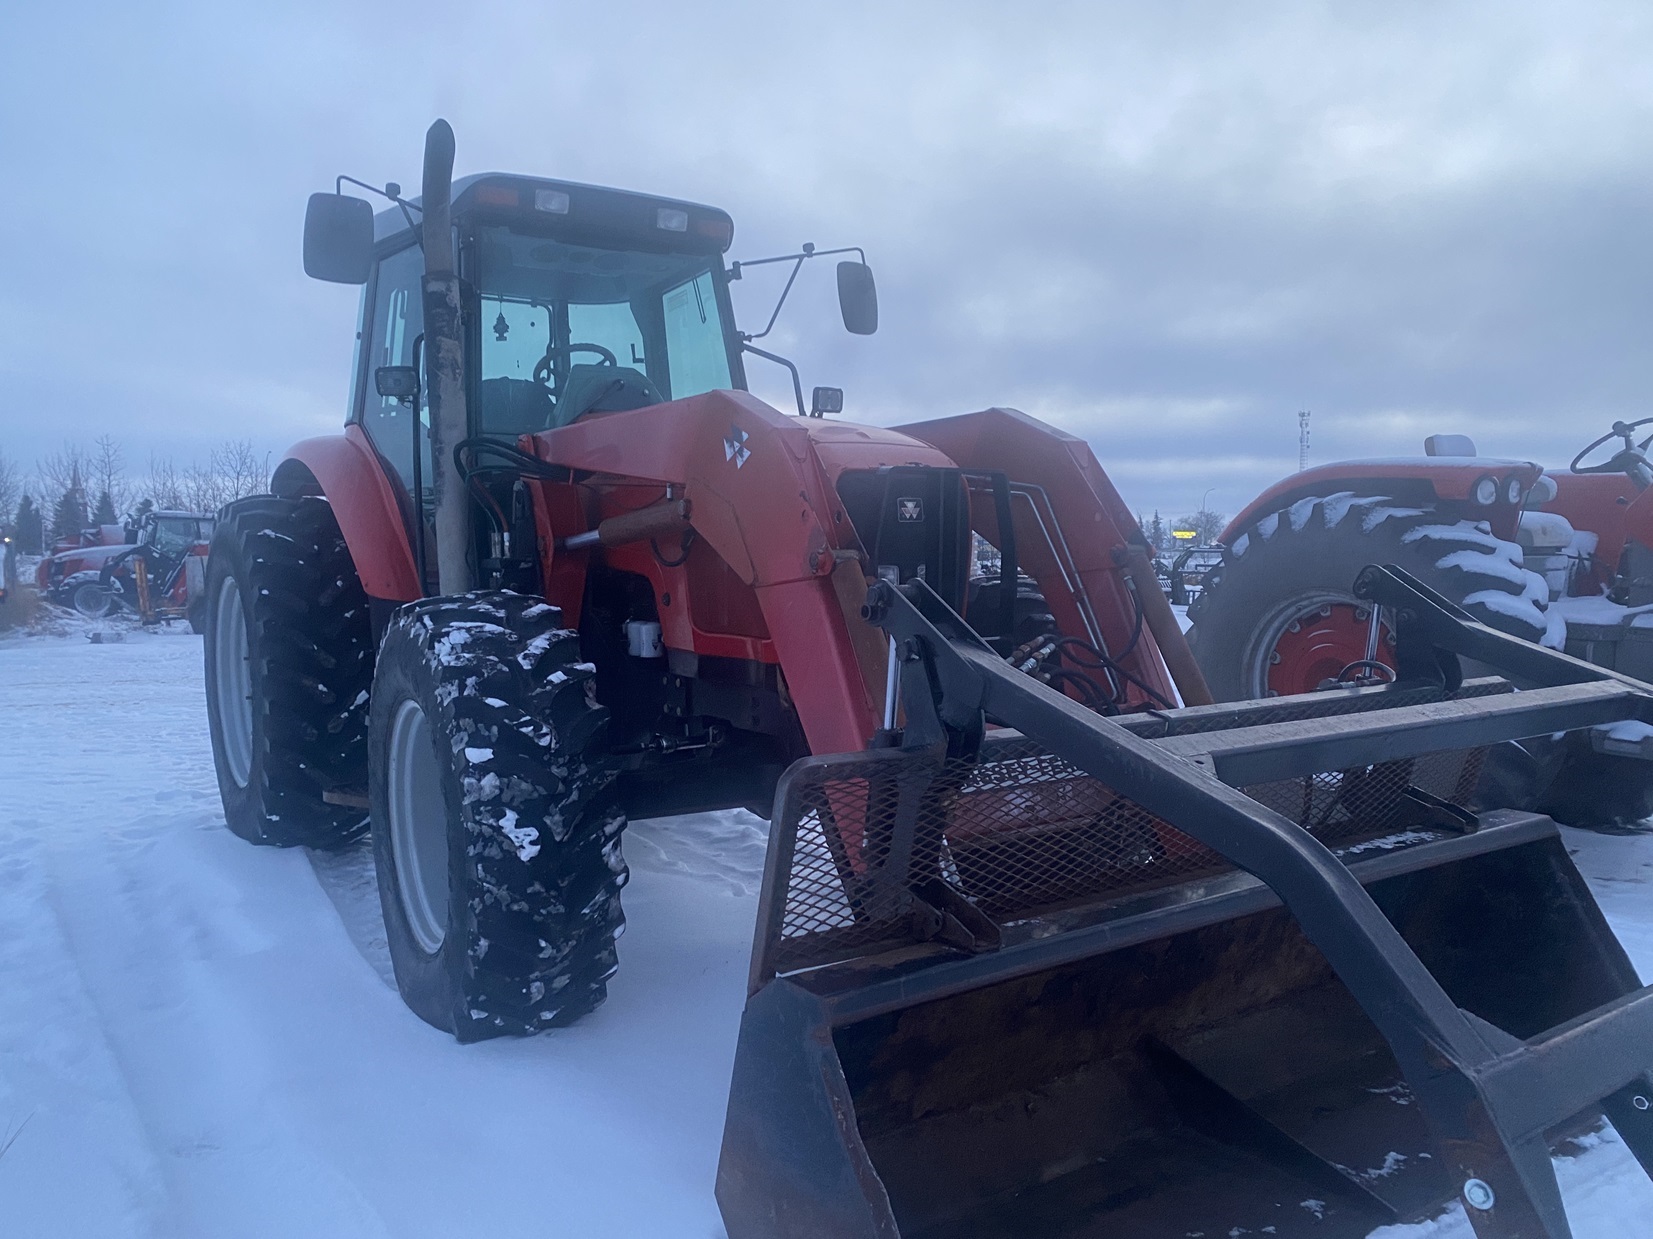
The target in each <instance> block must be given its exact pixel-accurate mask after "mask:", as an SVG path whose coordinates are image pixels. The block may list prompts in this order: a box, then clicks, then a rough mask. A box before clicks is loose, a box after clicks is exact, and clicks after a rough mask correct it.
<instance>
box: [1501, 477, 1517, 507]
mask: <svg viewBox="0 0 1653 1239" xmlns="http://www.w3.org/2000/svg"><path fill="white" fill-rule="evenodd" d="M1504 498H1505V499H1507V500H1509V502H1510V504H1511V505H1512V506H1515V507H1519V506H1520V504H1521V479H1520V478H1516V477H1512V478H1511V479H1510V480H1509V481H1507V482H1505V483H1504Z"/></svg>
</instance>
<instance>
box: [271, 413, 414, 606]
mask: <svg viewBox="0 0 1653 1239" xmlns="http://www.w3.org/2000/svg"><path fill="white" fill-rule="evenodd" d="M270 489H271V490H272V491H274V492H275V493H276V494H277V495H280V496H282V497H283V498H288V499H292V498H297V497H298V496H300V495H322V496H325V497H326V499H327V501H328V503H330V504H332V505H333V515H334V516H335V517H336V518H337V519H338V522H339V531H340V532H341V533H343V534H344V540H345V544H346V545H347V546H348V547H349V548H350V558H351V560H352V561H353V562H354V563H355V565H356V575H357V576H358V577H359V578H360V579H361V582H362V588H363V589H364V590H365V591H366V592H367V594H368V595H369V596H370V597H373V598H384V599H387V600H389V601H391V602H412V601H413V600H414V599H416V598H418V597H419V596H420V594H421V592H422V591H421V590H420V589H419V585H418V579H419V577H418V572H417V570H416V569H415V567H414V563H413V552H412V550H411V549H410V548H409V546H408V535H407V525H406V523H405V522H404V520H403V517H402V510H401V504H400V502H399V500H398V496H397V491H396V488H395V487H394V486H392V484H391V481H390V479H389V478H388V477H386V476H385V470H384V467H383V466H382V465H381V464H380V463H379V460H378V457H377V456H376V455H375V454H374V451H373V448H372V445H371V444H369V443H368V441H367V436H366V435H364V434H363V433H362V431H361V428H360V427H358V426H346V427H345V429H344V433H343V434H342V435H323V436H321V437H319V438H315V439H305V440H304V441H303V442H302V443H297V444H294V445H293V447H291V448H290V449H288V452H287V455H286V457H285V458H283V460H282V462H281V463H280V464H279V465H277V466H276V470H275V474H274V476H273V477H272V478H271V479H270Z"/></svg>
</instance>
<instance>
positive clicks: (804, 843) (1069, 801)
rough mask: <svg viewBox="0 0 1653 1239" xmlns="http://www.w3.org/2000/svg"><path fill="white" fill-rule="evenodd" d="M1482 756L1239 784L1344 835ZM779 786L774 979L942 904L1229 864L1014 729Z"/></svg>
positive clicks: (1454, 779) (1372, 823)
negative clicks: (964, 751)
mask: <svg viewBox="0 0 1653 1239" xmlns="http://www.w3.org/2000/svg"><path fill="white" fill-rule="evenodd" d="M1483 753H1484V750H1483V749H1468V750H1453V751H1445V752H1439V753H1432V754H1427V755H1425V756H1422V757H1418V758H1413V759H1408V760H1404V761H1395V762H1388V763H1383V764H1381V765H1375V766H1365V767H1360V768H1356V769H1350V770H1336V771H1328V772H1324V773H1320V774H1315V775H1312V776H1308V777H1303V778H1294V779H1287V780H1282V781H1279V782H1271V783H1264V784H1258V785H1255V786H1251V787H1246V788H1244V789H1242V790H1243V791H1244V792H1245V793H1246V794H1247V795H1249V796H1251V797H1252V798H1254V799H1255V800H1257V801H1258V802H1259V803H1261V804H1263V805H1265V806H1266V807H1268V808H1269V809H1272V810H1273V811H1275V812H1276V813H1279V814H1281V815H1282V816H1284V817H1287V818H1289V819H1291V820H1292V821H1294V822H1296V823H1297V824H1298V825H1299V826H1302V827H1303V828H1304V829H1306V830H1309V831H1310V832H1312V833H1313V834H1314V835H1315V836H1316V837H1318V838H1319V839H1320V840H1321V841H1322V842H1324V843H1326V844H1327V845H1328V846H1331V847H1345V846H1348V845H1351V844H1358V843H1360V842H1362V841H1367V840H1375V839H1379V838H1384V837H1386V836H1393V835H1396V834H1397V833H1399V832H1405V831H1407V830H1408V829H1411V828H1414V827H1418V826H1421V825H1424V824H1425V822H1426V820H1427V819H1426V818H1425V817H1424V816H1423V813H1422V811H1421V806H1420V803H1419V800H1418V798H1417V797H1416V795H1415V791H1414V789H1416V790H1417V791H1422V792H1424V793H1427V794H1428V796H1433V797H1435V798H1438V799H1439V800H1441V801H1446V802H1448V803H1450V804H1452V805H1456V806H1464V805H1466V804H1467V803H1468V801H1469V799H1470V796H1471V794H1472V793H1473V791H1474V788H1475V785H1476V782H1477V779H1478V777H1479V774H1480V768H1481V760H1482V756H1483ZM785 786H786V790H785V794H784V799H783V802H782V804H781V805H780V806H779V812H778V813H777V814H776V817H775V835H774V838H773V841H772V843H771V847H772V848H775V849H778V851H777V853H776V854H775V855H773V856H772V857H771V858H770V865H771V870H772V873H771V876H770V878H769V879H768V881H767V882H766V888H767V889H768V890H771V891H773V892H775V899H776V902H775V904H774V905H773V906H770V907H768V908H767V909H766V911H765V914H764V919H765V920H766V922H767V923H766V924H765V925H764V926H763V928H762V929H761V930H760V933H762V934H763V935H764V936H763V939H762V940H761V945H760V952H761V954H760V961H759V967H760V968H761V969H762V970H763V971H764V972H765V975H773V974H774V973H784V972H789V971H794V970H797V969H801V968H808V967H814V966H818V965H820V964H826V963H832V962H835V961H838V960H843V959H848V958H854V957H858V956H862V955H868V954H873V953H877V952H880V951H884V950H888V949H893V948H896V947H900V946H903V945H909V944H912V943H914V942H919V941H924V940H927V939H935V938H940V939H942V940H943V941H945V940H947V935H946V932H945V930H944V929H943V928H942V927H941V926H940V925H939V924H938V917H937V915H936V909H938V908H940V909H946V908H948V907H952V908H954V909H955V911H956V910H957V909H959V908H960V907H961V906H962V907H963V908H964V909H965V911H964V913H963V917H962V919H965V920H968V919H969V917H970V913H971V911H972V910H973V912H974V913H975V914H977V915H978V916H984V917H985V918H987V919H990V920H991V921H993V922H995V923H997V924H1000V925H1003V924H1008V923H1010V922H1013V921H1016V920H1019V919H1023V918H1026V917H1029V916H1033V915H1036V914H1045V913H1049V912H1053V911H1057V910H1059V909H1061V908H1063V907H1064V906H1070V905H1074V904H1078V903H1083V902H1089V901H1095V900H1097V899H1099V898H1111V897H1116V896H1119V895H1123V894H1128V893H1134V892H1137V891H1143V890H1149V889H1152V888H1154V887H1158V886H1163V885H1165V884H1167V883H1171V882H1177V881H1181V880H1184V879H1188V878H1192V877H1198V876H1202V875H1208V874H1221V873H1227V872H1231V871H1232V866H1231V865H1229V863H1228V862H1227V861H1225V860H1224V859H1223V858H1222V857H1221V856H1219V855H1218V854H1217V853H1216V852H1214V851H1212V850H1211V849H1209V848H1207V847H1206V846H1204V845H1203V844H1201V843H1199V842H1197V841H1196V840H1194V839H1193V838H1192V837H1190V836H1189V835H1187V834H1184V833H1183V832H1182V831H1180V830H1178V829H1176V828H1175V827H1174V826H1172V825H1170V824H1169V823H1168V822H1165V821H1163V820H1161V819H1159V818H1157V817H1155V816H1153V815H1152V814H1150V813H1149V812H1147V811H1146V810H1145V809H1143V808H1142V807H1141V806H1140V805H1138V804H1136V803H1135V802H1134V801H1131V800H1128V799H1126V798H1125V797H1123V796H1121V795H1119V794H1118V793H1116V792H1115V791H1113V789H1111V788H1110V787H1108V786H1107V785H1105V784H1103V783H1101V782H1099V781H1098V780H1096V779H1094V778H1092V777H1090V776H1089V775H1086V774H1084V773H1083V772H1081V771H1080V770H1078V769H1077V768H1075V767H1074V766H1072V765H1070V764H1069V763H1067V762H1066V761H1064V760H1062V759H1061V758H1059V757H1055V756H1053V755H1051V754H1050V753H1048V752H1045V751H1043V750H1042V749H1041V748H1040V747H1039V746H1038V745H1036V744H1034V743H1033V742H1031V741H1029V740H1027V739H1025V738H1023V737H1020V736H1014V735H1012V736H1010V737H1009V738H1006V739H1002V740H997V741H990V743H989V745H988V746H987V751H986V752H985V753H984V755H983V757H982V759H981V761H980V762H978V763H967V762H958V761H949V762H945V763H941V764H939V765H938V764H937V763H934V762H927V761H924V760H923V759H920V758H914V757H911V756H908V755H904V754H899V753H893V752H885V753H865V754H847V755H844V756H842V757H836V758H829V759H821V760H818V761H815V762H812V763H811V764H810V765H808V766H803V767H799V768H797V769H796V770H795V771H794V772H793V774H792V775H791V776H790V777H789V779H788V782H787V784H786V785H785ZM1420 837H1423V836H1420ZM781 892H784V896H783V897H782V896H781ZM915 894H916V895H917V896H918V898H917V899H916V900H915V899H914V898H913V897H912V896H913V895H915ZM954 928H955V930H956V929H957V927H956V926H955V927H954Z"/></svg>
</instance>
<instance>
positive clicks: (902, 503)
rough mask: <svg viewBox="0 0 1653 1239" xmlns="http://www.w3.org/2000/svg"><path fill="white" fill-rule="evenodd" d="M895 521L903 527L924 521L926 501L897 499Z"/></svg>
mask: <svg viewBox="0 0 1653 1239" xmlns="http://www.w3.org/2000/svg"><path fill="white" fill-rule="evenodd" d="M895 519H896V520H897V521H898V522H899V523H901V524H903V525H915V524H917V523H918V522H919V521H921V520H923V519H924V500H922V499H897V500H896V501H895Z"/></svg>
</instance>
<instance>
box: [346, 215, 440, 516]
mask: <svg viewBox="0 0 1653 1239" xmlns="http://www.w3.org/2000/svg"><path fill="white" fill-rule="evenodd" d="M424 270H425V256H424V253H423V252H422V251H421V250H420V249H419V247H418V246H417V245H412V246H409V247H408V248H407V249H405V250H401V251H399V252H398V253H395V254H392V255H390V256H389V257H388V258H384V259H382V260H381V261H380V263H379V274H378V279H377V280H376V281H375V283H374V287H373V318H372V336H371V338H370V341H369V344H368V350H367V366H366V369H367V373H366V375H364V376H363V378H364V382H363V388H364V392H363V397H362V429H363V430H364V431H365V432H366V433H367V437H368V438H369V439H371V440H372V441H373V446H374V448H375V449H377V451H378V453H379V455H381V456H383V457H384V458H385V460H386V461H388V462H389V463H390V465H391V467H392V468H393V469H395V470H396V475H397V477H399V478H400V479H401V481H402V485H403V486H404V487H406V488H408V489H409V490H410V491H411V489H412V486H413V450H414V441H415V440H414V435H415V427H414V424H413V409H412V407H411V405H408V404H403V403H402V402H401V401H400V400H397V399H395V398H393V397H390V396H381V395H379V393H378V390H377V388H376V387H375V385H374V380H373V374H374V371H375V370H377V369H378V368H379V367H380V366H411V365H412V364H413V346H414V342H415V341H416V340H418V338H419V335H420V333H421V332H422V331H423V330H424V306H423V304H422V302H421V300H420V297H421V293H420V279H421V277H422V276H423V275H424ZM422 421H423V419H421V422H422ZM417 433H418V443H419V450H420V452H421V454H422V456H423V462H422V464H423V468H424V476H425V477H426V478H429V477H430V437H429V434H428V433H427V428H426V427H425V426H424V425H423V424H421V425H420V426H419V427H418V428H417Z"/></svg>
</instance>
